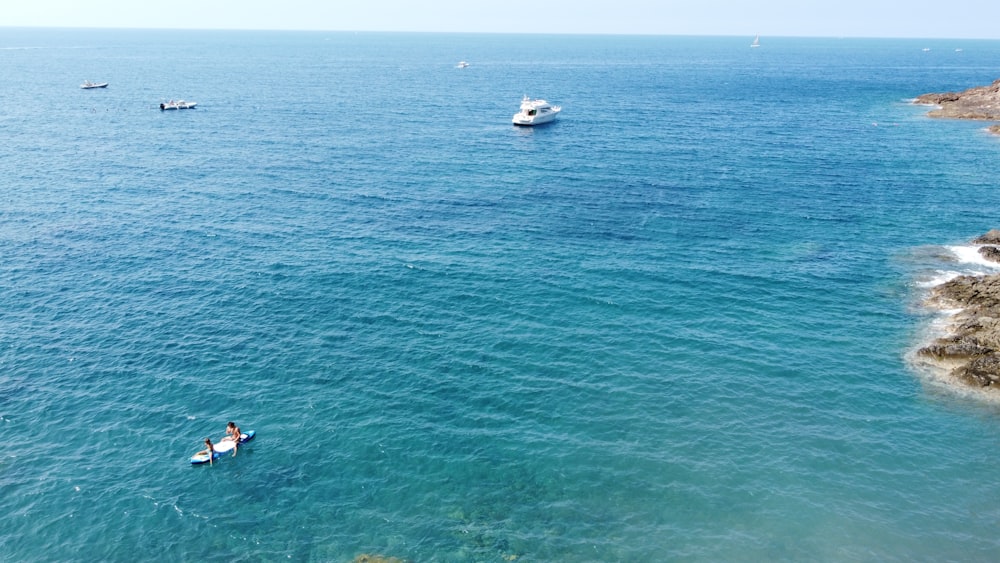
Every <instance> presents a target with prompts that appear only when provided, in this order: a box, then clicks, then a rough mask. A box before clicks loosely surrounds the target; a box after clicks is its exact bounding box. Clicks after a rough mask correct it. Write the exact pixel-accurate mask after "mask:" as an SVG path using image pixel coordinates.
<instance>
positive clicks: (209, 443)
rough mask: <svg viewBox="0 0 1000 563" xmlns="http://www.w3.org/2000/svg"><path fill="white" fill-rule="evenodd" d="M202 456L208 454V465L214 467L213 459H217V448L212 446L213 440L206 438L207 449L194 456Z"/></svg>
mask: <svg viewBox="0 0 1000 563" xmlns="http://www.w3.org/2000/svg"><path fill="white" fill-rule="evenodd" d="M201 454H208V464H209V465H213V464H212V458H214V457H215V447H214V446H212V439H211V438H205V449H204V450H201V451H200V452H198V453H196V454H194V455H201Z"/></svg>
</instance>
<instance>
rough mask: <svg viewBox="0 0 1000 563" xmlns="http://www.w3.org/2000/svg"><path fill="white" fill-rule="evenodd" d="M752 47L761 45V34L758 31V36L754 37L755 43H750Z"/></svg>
mask: <svg viewBox="0 0 1000 563" xmlns="http://www.w3.org/2000/svg"><path fill="white" fill-rule="evenodd" d="M750 46H751V47H760V34H759V33H758V34H757V36H756V37H754V38H753V43H751V44H750Z"/></svg>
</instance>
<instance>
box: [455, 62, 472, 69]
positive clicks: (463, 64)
mask: <svg viewBox="0 0 1000 563" xmlns="http://www.w3.org/2000/svg"><path fill="white" fill-rule="evenodd" d="M468 66H469V63H467V62H465V61H458V64H457V65H455V68H466V67H468Z"/></svg>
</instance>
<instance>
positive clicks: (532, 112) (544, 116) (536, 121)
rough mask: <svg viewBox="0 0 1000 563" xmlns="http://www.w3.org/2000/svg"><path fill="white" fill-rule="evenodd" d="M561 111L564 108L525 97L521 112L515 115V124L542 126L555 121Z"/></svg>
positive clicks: (522, 101)
mask: <svg viewBox="0 0 1000 563" xmlns="http://www.w3.org/2000/svg"><path fill="white" fill-rule="evenodd" d="M560 111H562V108H561V107H559V106H554V105H551V104H549V103H548V102H546V101H545V100H532V99H531V98H529V97H528V96H525V97H524V99H522V100H521V111H519V112H517V113H515V114H514V119H513V122H514V125H541V124H542V123H548V122H550V121H552V120H553V119H555V118H556V116H557V115H559V112H560Z"/></svg>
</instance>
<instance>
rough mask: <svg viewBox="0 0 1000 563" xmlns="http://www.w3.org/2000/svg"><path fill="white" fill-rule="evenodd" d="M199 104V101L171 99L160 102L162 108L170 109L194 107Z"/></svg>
mask: <svg viewBox="0 0 1000 563" xmlns="http://www.w3.org/2000/svg"><path fill="white" fill-rule="evenodd" d="M196 105H198V102H185V101H184V100H177V101H176V102H175V101H174V100H170V101H169V102H163V103H161V104H160V109H161V110H168V109H194V106H196Z"/></svg>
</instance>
